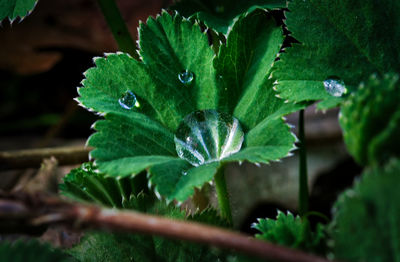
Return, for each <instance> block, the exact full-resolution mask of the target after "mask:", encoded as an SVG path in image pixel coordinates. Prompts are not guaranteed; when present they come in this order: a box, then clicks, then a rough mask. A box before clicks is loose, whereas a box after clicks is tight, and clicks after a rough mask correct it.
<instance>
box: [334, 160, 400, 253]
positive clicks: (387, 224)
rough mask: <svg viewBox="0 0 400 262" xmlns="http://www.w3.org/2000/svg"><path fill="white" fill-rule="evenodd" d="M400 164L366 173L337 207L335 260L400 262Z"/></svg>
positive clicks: (395, 163)
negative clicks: (399, 188) (399, 187)
mask: <svg viewBox="0 0 400 262" xmlns="http://www.w3.org/2000/svg"><path fill="white" fill-rule="evenodd" d="M399 184H400V161H399V160H395V161H392V162H390V163H389V164H388V165H387V166H386V167H384V168H379V167H375V168H373V169H370V170H368V171H366V172H365V173H364V174H363V176H362V178H361V181H358V182H357V183H356V184H355V185H354V187H353V188H352V189H350V190H347V191H346V192H344V193H343V194H342V195H341V196H340V197H339V200H338V201H337V203H336V204H335V210H336V212H335V216H334V221H333V226H334V227H333V228H334V230H333V232H332V238H333V243H334V253H335V256H336V259H338V260H344V261H400V245H399V241H400V227H399V221H400V206H399V205H398V202H397V199H400V190H398V185H399Z"/></svg>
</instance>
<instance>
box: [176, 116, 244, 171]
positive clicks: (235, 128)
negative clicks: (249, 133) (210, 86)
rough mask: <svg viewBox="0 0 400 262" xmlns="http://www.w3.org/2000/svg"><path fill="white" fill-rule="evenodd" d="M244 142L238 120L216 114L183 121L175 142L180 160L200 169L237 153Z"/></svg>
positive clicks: (189, 117)
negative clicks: (204, 165)
mask: <svg viewBox="0 0 400 262" xmlns="http://www.w3.org/2000/svg"><path fill="white" fill-rule="evenodd" d="M243 138H244V133H243V130H242V127H241V126H240V123H239V120H237V119H236V118H234V117H232V116H230V115H228V114H225V113H219V112H217V111H215V110H200V111H195V112H193V113H190V114H189V115H187V116H186V117H185V118H184V119H183V121H182V122H181V123H180V125H179V127H178V130H177V132H176V134H175V138H174V140H175V147H176V152H177V153H178V156H179V157H180V158H182V159H185V160H187V161H188V162H189V163H191V164H192V165H194V166H199V165H202V164H207V163H210V162H214V161H218V160H221V159H223V158H225V157H228V156H230V155H232V154H233V153H236V152H238V151H239V150H240V148H241V147H242V143H243Z"/></svg>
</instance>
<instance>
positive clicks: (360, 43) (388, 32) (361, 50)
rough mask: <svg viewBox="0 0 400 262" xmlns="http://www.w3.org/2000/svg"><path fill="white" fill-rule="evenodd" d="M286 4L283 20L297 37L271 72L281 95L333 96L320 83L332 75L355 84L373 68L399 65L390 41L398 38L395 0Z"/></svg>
mask: <svg viewBox="0 0 400 262" xmlns="http://www.w3.org/2000/svg"><path fill="white" fill-rule="evenodd" d="M288 8H289V12H286V13H285V14H286V21H285V24H286V25H287V28H288V30H289V31H290V32H291V35H292V36H293V37H294V38H296V39H297V40H298V41H299V42H300V43H299V44H297V43H295V44H293V46H292V47H289V48H287V49H286V51H285V52H284V53H282V54H281V56H280V61H279V62H277V63H276V67H275V72H274V73H273V76H274V77H275V78H276V79H277V80H278V83H277V85H276V88H277V90H278V91H279V92H280V96H281V97H283V98H285V99H289V100H290V101H295V102H298V101H305V100H306V101H315V100H330V99H335V98H332V96H330V95H329V94H328V93H327V92H326V91H325V88H324V84H323V81H324V80H326V79H328V78H330V77H332V76H334V77H338V78H340V79H341V80H343V81H344V83H345V85H346V86H347V88H348V89H349V90H353V89H355V88H356V86H357V85H358V84H359V83H360V82H361V81H363V80H365V79H368V77H369V75H371V74H372V73H378V74H384V73H386V72H393V71H395V72H396V71H397V72H398V71H400V62H399V61H400V51H399V50H400V49H399V48H397V46H396V44H393V43H397V42H398V41H399V40H400V30H399V28H400V19H399V17H400V2H399V1H397V0H383V1H379V2H377V1H374V0H356V1H349V0H340V1H336V2H335V3H332V1H329V0H322V1H320V0H318V1H317V0H309V1H302V0H293V1H290V2H289V5H288ZM337 102H339V101H337ZM336 104H337V103H336ZM332 105H335V103H329V105H326V106H332Z"/></svg>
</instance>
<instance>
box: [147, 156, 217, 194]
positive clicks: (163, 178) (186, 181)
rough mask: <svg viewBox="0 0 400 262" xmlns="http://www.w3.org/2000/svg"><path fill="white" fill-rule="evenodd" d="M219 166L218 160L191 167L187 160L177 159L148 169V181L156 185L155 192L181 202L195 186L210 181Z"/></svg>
mask: <svg viewBox="0 0 400 262" xmlns="http://www.w3.org/2000/svg"><path fill="white" fill-rule="evenodd" d="M219 166H220V163H219V162H213V163H210V164H207V165H202V166H199V167H193V166H191V165H190V164H189V163H188V162H186V161H184V160H181V159H177V160H173V161H170V162H167V163H165V164H160V165H156V166H153V167H152V168H151V169H150V173H151V174H152V176H151V178H150V182H151V183H152V184H155V185H156V187H155V190H156V192H158V193H160V194H161V195H163V196H165V197H166V198H167V199H168V200H173V199H176V200H178V201H180V202H183V201H185V200H186V199H187V198H188V197H190V196H191V195H193V193H194V189H195V188H201V187H202V186H203V185H204V184H205V183H207V182H210V181H212V180H213V178H214V175H215V173H217V169H218V167H219Z"/></svg>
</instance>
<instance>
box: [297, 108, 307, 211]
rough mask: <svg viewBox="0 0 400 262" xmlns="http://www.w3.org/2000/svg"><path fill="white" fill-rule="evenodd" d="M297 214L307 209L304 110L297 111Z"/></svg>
mask: <svg viewBox="0 0 400 262" xmlns="http://www.w3.org/2000/svg"><path fill="white" fill-rule="evenodd" d="M299 140H300V141H299V152H300V161H299V214H300V216H303V215H304V214H306V213H307V211H308V175H307V149H306V141H305V132H304V110H300V112H299Z"/></svg>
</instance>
